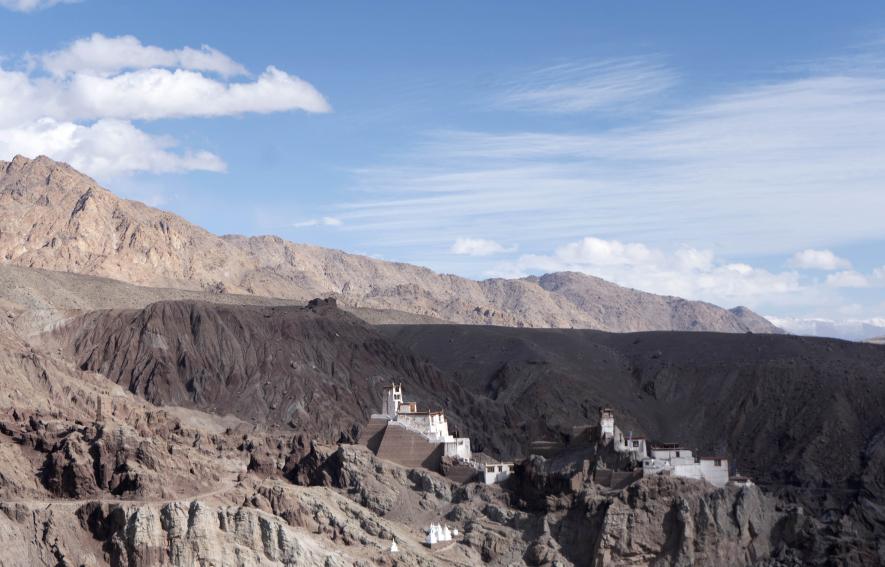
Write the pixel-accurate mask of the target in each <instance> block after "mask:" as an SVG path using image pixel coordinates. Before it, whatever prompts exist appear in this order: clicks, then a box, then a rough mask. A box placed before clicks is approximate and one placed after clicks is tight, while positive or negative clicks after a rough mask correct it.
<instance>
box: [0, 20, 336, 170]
mask: <svg viewBox="0 0 885 567" xmlns="http://www.w3.org/2000/svg"><path fill="white" fill-rule="evenodd" d="M29 61H30V62H32V63H36V66H35V67H31V68H29V70H28V71H7V70H4V69H3V68H2V67H0V132H2V133H3V139H2V142H0V151H2V152H3V154H4V155H0V157H7V158H8V157H11V156H13V155H15V154H26V155H39V154H44V155H48V156H50V157H52V158H54V159H60V160H64V161H68V162H70V163H71V164H72V165H74V166H75V167H78V168H82V169H83V170H84V171H85V172H87V173H89V174H91V175H93V176H97V177H107V176H113V175H119V174H124V173H128V172H134V171H151V172H158V173H162V172H174V171H188V170H204V171H223V170H224V169H225V165H224V162H223V161H222V160H221V158H219V157H218V156H216V155H214V154H212V153H211V152H208V151H205V150H189V149H179V148H177V143H176V141H175V140H173V139H171V138H168V137H165V136H157V135H152V134H148V133H146V132H144V131H143V130H141V129H139V128H138V127H137V126H136V125H135V124H133V122H132V121H135V120H157V119H163V118H185V117H214V116H230V115H239V114H244V113H273V112H284V111H292V110H304V111H306V112H327V111H329V110H330V107H329V105H328V103H327V102H326V100H325V98H324V97H323V96H322V95H321V94H320V93H319V92H318V91H317V90H316V89H315V88H314V87H313V86H312V85H311V84H310V83H307V82H306V81H304V80H302V79H300V78H298V77H296V76H294V75H290V74H288V73H286V72H284V71H281V70H279V69H277V68H275V67H272V66H271V67H268V68H267V69H266V70H265V71H264V72H263V73H261V74H260V75H259V76H258V77H257V78H254V79H253V80H246V81H229V80H227V79H226V78H227V77H230V76H236V75H246V74H247V71H246V69H245V68H244V67H243V66H242V65H240V64H239V63H236V62H235V61H233V60H232V59H231V58H229V57H228V56H227V55H225V54H223V53H221V52H219V51H217V50H215V49H213V48H211V47H208V46H203V47H202V48H200V49H193V48H190V47H185V48H182V49H176V50H165V49H162V48H159V47H155V46H146V45H143V44H142V43H141V42H140V41H138V40H137V39H136V38H134V37H132V36H122V37H115V38H109V37H105V36H103V35H100V34H94V35H92V36H90V37H89V38H85V39H82V40H78V41H75V42H74V43H72V44H71V45H70V46H68V47H67V48H65V49H63V50H61V51H56V52H52V53H49V54H46V55H42V56H40V55H37V56H30V57H29ZM204 73H211V74H214V75H216V76H214V77H213V76H208V75H206V74H204ZM219 77H220V78H219Z"/></svg>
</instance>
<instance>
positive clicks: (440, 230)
mask: <svg viewBox="0 0 885 567" xmlns="http://www.w3.org/2000/svg"><path fill="white" fill-rule="evenodd" d="M883 63H885V4H882V3H881V2H867V1H857V2H844V3H837V2H832V1H827V2H823V1H801V2H800V1H785V2H776V3H773V2H766V3H763V2H741V3H737V2H730V3H724V2H723V3H718V2H717V3H711V2H702V1H696V2H692V1H685V2H679V3H670V2H657V3H651V2H641V3H640V2H617V3H614V2H561V1H551V2H545V3H539V2H531V1H526V2H522V1H508V2H466V1H450V2H445V3H421V4H419V3H415V2H405V1H403V2H373V3H368V2H336V3H293V2H287V1H267V2H263V1H258V0H256V1H255V2H250V3H249V4H248V8H246V7H244V5H243V4H241V3H234V2H211V1H198V0H192V1H188V2H181V1H175V2H173V1H165V0H153V1H151V2H135V1H122V0H116V1H106V0H81V1H78V2H65V1H47V0H0V159H7V160H8V159H10V158H11V157H12V156H14V155H16V154H23V155H26V156H29V157H35V156H36V155H40V154H45V155H48V156H50V157H52V158H54V159H58V160H61V161H66V162H68V163H71V164H72V165H74V166H75V167H77V168H79V169H81V170H82V171H84V172H85V173H87V174H89V175H91V176H93V177H95V178H96V179H98V180H99V181H100V182H101V183H102V184H103V185H104V186H106V187H108V188H109V189H111V190H112V191H114V192H116V193H117V194H120V195H122V196H125V197H128V198H132V199H137V200H140V201H144V202H145V203H147V204H149V205H153V206H157V207H161V208H164V209H167V210H171V211H173V212H175V213H178V214H180V215H182V216H184V217H185V218H187V219H188V220H190V221H192V222H194V223H197V224H199V225H201V226H204V227H206V228H207V229H209V230H211V231H213V232H216V233H219V234H226V233H238V234H246V235H257V234H277V235H279V236H282V237H284V238H286V239H289V240H293V241H296V242H306V243H311V244H316V245H321V246H327V247H332V248H339V249H343V250H346V251H349V252H353V253H358V254H365V255H370V256H374V257H377V258H381V259H385V260H393V261H403V262H410V263H415V264H420V265H424V266H428V267H430V268H432V269H434V270H437V271H440V272H445V273H455V274H458V275H462V276H466V277H471V278H477V279H483V278H489V277H521V276H525V275H530V274H541V273H545V272H551V271H559V270H575V271H581V272H585V273H589V274H593V275H596V276H599V277H603V278H605V279H608V280H611V281H614V282H616V283H619V284H621V285H625V286H629V287H633V288H637V289H642V290H645V291H651V292H655V293H663V294H670V295H677V296H681V297H686V298H689V299H700V300H706V301H710V302H713V303H716V304H719V305H723V306H725V307H732V306H736V305H745V306H748V307H750V308H752V309H754V310H756V311H757V312H759V313H762V314H764V315H766V316H768V317H770V318H771V319H772V320H774V321H775V322H776V323H778V324H780V325H783V326H784V327H785V328H788V329H791V330H794V331H796V332H802V333H811V334H815V333H817V334H830V335H839V336H847V337H849V338H860V337H863V336H866V335H874V334H885V187H883V183H885V159H883V158H885V65H883Z"/></svg>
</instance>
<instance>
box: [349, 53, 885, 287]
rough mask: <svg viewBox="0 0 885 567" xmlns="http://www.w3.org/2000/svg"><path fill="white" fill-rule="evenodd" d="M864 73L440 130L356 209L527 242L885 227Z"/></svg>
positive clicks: (769, 248) (406, 223) (833, 239)
mask: <svg viewBox="0 0 885 567" xmlns="http://www.w3.org/2000/svg"><path fill="white" fill-rule="evenodd" d="M852 72H853V71H852ZM854 73H855V74H851V72H850V70H849V71H844V70H842V69H840V70H839V72H838V73H836V72H833V73H832V74H828V73H826V72H824V71H822V70H820V69H819V70H818V72H817V74H814V75H809V76H805V77H794V78H791V79H783V80H779V81H773V82H769V83H768V84H757V85H752V86H746V87H743V88H739V89H733V90H732V91H731V92H726V93H722V94H719V95H716V96H712V97H708V98H706V99H702V100H700V101H697V102H693V103H690V104H683V105H681V106H679V107H676V108H662V109H660V111H661V112H660V113H659V114H658V115H657V117H656V118H652V119H648V120H645V121H631V125H630V126H625V127H615V128H613V127H610V126H606V127H592V128H588V129H587V130H585V131H584V132H583V133H569V134H562V133H550V132H545V131H527V132H512V131H510V132H506V133H494V132H465V131H444V132H435V133H432V134H430V135H429V137H428V139H427V140H426V142H425V143H424V144H422V145H420V146H418V147H416V148H414V149H413V150H412V151H410V152H407V153H404V154H403V155H402V156H401V157H400V158H399V160H397V161H395V162H393V163H391V164H387V165H385V166H382V167H377V168H369V169H364V170H360V171H358V172H356V177H357V183H356V185H357V188H358V189H360V190H362V191H363V192H362V193H361V195H363V196H364V197H363V198H362V199H361V200H357V201H355V202H352V203H349V204H346V205H344V207H343V209H344V210H343V211H340V214H341V215H342V217H343V218H346V219H347V220H348V224H349V225H350V226H352V227H354V228H356V229H358V228H364V229H366V230H367V233H369V238H370V239H371V240H373V241H374V242H372V243H373V244H376V243H378V242H381V243H383V244H388V243H390V244H396V245H399V246H402V247H410V246H415V245H425V246H426V245H428V244H434V243H436V244H438V245H440V246H442V245H444V244H443V243H450V242H451V241H452V240H453V239H455V238H457V237H458V236H459V235H461V234H464V233H465V232H467V231H469V230H471V227H475V226H481V227H483V232H484V235H485V236H486V237H487V238H489V239H492V240H495V241H498V242H514V241H519V242H520V243H521V244H522V245H523V246H526V247H535V248H537V247H541V248H543V247H544V246H550V244H551V243H552V242H563V241H569V240H572V241H577V240H578V239H580V238H582V237H583V236H584V235H586V234H587V233H593V234H606V235H610V236H611V237H612V238H614V239H622V240H623V239H629V240H636V241H639V242H654V243H655V244H656V245H658V246H662V247H665V248H668V249H673V248H675V247H677V246H678V245H680V244H683V243H686V244H689V245H691V246H693V247H695V248H699V249H702V248H705V247H707V246H709V243H715V244H714V246H713V247H714V249H715V250H716V252H717V253H718V254H727V255H731V256H756V255H760V256H761V255H765V254H768V255H770V254H787V253H790V254H792V253H793V252H795V251H796V250H802V249H804V248H811V249H814V250H817V249H819V248H821V247H823V246H825V245H826V246H835V245H839V244H842V243H848V242H857V241H864V240H867V241H869V240H875V239H878V240H881V239H885V223H883V222H882V220H881V211H882V210H885V191H882V188H881V180H882V179H885V161H883V160H881V159H877V157H876V156H879V155H882V154H883V153H885V74H881V75H879V74H873V73H871V72H867V71H864V72H863V73H859V72H854ZM833 187H838V188H839V192H840V194H839V199H837V200H835V201H834V199H833ZM366 195H369V196H368V197H366ZM750 227H752V228H750ZM533 245H534V246H533ZM837 263H838V262H837ZM842 269H844V268H842Z"/></svg>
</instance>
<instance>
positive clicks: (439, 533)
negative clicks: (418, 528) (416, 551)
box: [424, 524, 458, 547]
mask: <svg viewBox="0 0 885 567" xmlns="http://www.w3.org/2000/svg"><path fill="white" fill-rule="evenodd" d="M425 531H426V532H427V537H425V538H424V543H425V544H427V546H428V547H433V546H434V545H437V544H439V543H445V542H447V541H452V539H453V538H454V537H456V536H457V535H458V530H452V529H449V526H448V525H440V524H430V527H429V528H427V529H426V530H425Z"/></svg>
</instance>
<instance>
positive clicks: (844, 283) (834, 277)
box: [826, 270, 870, 288]
mask: <svg viewBox="0 0 885 567" xmlns="http://www.w3.org/2000/svg"><path fill="white" fill-rule="evenodd" d="M826 283H827V285H828V286H830V287H855V288H861V287H869V285H870V281H869V279H867V277H866V276H865V275H863V274H861V273H859V272H855V271H854V270H844V271H841V272H836V273H834V274H830V275H828V276H827V280H826Z"/></svg>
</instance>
